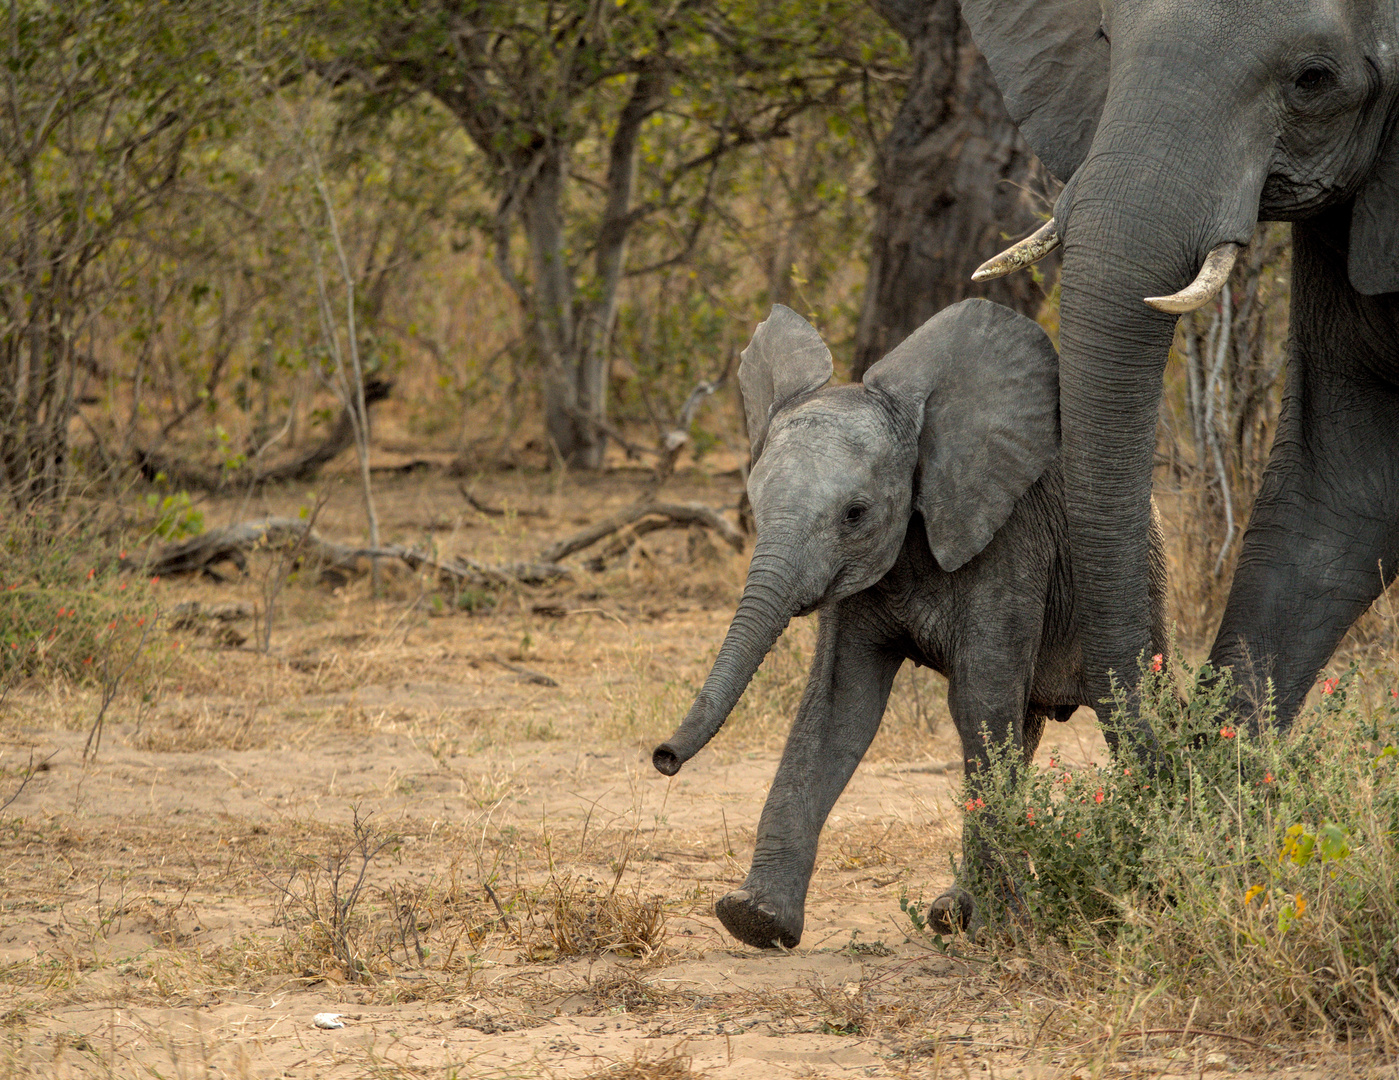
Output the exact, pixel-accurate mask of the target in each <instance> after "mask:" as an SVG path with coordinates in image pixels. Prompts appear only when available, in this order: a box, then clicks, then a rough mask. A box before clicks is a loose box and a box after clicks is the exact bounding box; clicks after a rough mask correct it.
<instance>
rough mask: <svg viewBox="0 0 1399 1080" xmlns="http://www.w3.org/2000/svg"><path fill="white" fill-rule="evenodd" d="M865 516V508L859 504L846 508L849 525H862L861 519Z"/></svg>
mask: <svg viewBox="0 0 1399 1080" xmlns="http://www.w3.org/2000/svg"><path fill="white" fill-rule="evenodd" d="M864 516H865V508H864V507H863V506H861V505H859V503H856V504H855V505H854V506H849V507H846V510H845V524H847V525H858V524H860V519H861V518H863V517H864Z"/></svg>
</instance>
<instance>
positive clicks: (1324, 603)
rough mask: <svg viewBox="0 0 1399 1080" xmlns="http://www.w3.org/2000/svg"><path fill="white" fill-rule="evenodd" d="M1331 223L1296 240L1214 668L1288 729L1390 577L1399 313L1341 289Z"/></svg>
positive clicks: (1397, 538)
mask: <svg viewBox="0 0 1399 1080" xmlns="http://www.w3.org/2000/svg"><path fill="white" fill-rule="evenodd" d="M1345 209H1346V213H1345V215H1344V218H1343V220H1344V222H1348V221H1349V209H1348V208H1345ZM1339 217H1340V215H1337V216H1335V217H1329V218H1328V219H1326V220H1321V221H1317V222H1314V223H1307V224H1298V225H1296V226H1294V227H1293V258H1292V266H1293V269H1292V313H1291V319H1292V323H1291V325H1292V327H1293V329H1292V342H1291V356H1290V357H1289V368H1288V382H1287V394H1286V399H1285V402H1284V407H1283V415H1282V419H1281V422H1280V424H1279V428H1278V434H1277V437H1276V439H1275V440H1274V443H1273V451H1272V456H1271V457H1270V459H1269V462H1268V468H1267V472H1266V474H1265V476H1264V480H1263V485H1262V489H1261V490H1260V492H1259V495H1258V499H1257V501H1256V502H1255V504H1254V508H1253V515H1252V518H1251V520H1250V522H1249V526H1248V532H1247V534H1246V535H1245V537H1244V543H1243V547H1242V549H1241V551H1240V554H1239V565H1238V569H1237V570H1236V571H1235V574H1234V583H1233V586H1232V588H1231V589H1230V592H1229V601H1228V603H1227V605H1226V607H1225V611H1224V618H1223V620H1222V622H1221V624H1220V628H1219V633H1218V636H1217V637H1216V638H1215V644H1214V649H1213V651H1212V652H1211V655H1210V660H1211V663H1212V664H1214V665H1215V666H1216V667H1221V666H1232V667H1233V669H1234V677H1235V681H1236V684H1237V689H1236V694H1235V702H1234V704H1235V706H1236V707H1237V708H1239V710H1240V711H1241V712H1247V713H1249V714H1251V715H1254V716H1255V717H1256V716H1257V706H1258V704H1259V703H1260V702H1261V701H1262V700H1263V699H1264V697H1265V695H1266V692H1267V681H1268V680H1269V679H1272V682H1273V687H1274V694H1275V702H1276V708H1277V716H1278V720H1279V722H1280V723H1281V724H1283V725H1284V726H1286V725H1287V724H1290V723H1291V721H1292V719H1293V717H1294V716H1295V715H1296V712H1297V710H1298V708H1299V707H1300V706H1301V703H1302V699H1303V698H1304V697H1305V696H1306V693H1307V690H1308V688H1310V687H1311V685H1312V683H1313V682H1314V680H1315V679H1316V674H1317V671H1318V670H1319V669H1320V668H1321V666H1322V665H1323V664H1325V663H1326V661H1327V660H1328V659H1329V658H1330V656H1331V654H1332V652H1333V651H1334V650H1335V648H1336V645H1337V644H1338V643H1339V642H1340V640H1341V637H1342V636H1343V635H1344V634H1345V632H1346V630H1347V629H1349V628H1350V626H1351V624H1352V623H1353V622H1355V620H1356V619H1357V618H1358V617H1359V616H1360V615H1361V613H1363V612H1364V610H1365V609H1366V608H1367V607H1368V606H1369V605H1370V604H1371V603H1373V602H1374V600H1375V599H1376V597H1378V596H1379V595H1380V593H1381V592H1382V591H1383V590H1384V587H1385V586H1386V585H1387V584H1388V583H1389V582H1390V581H1391V580H1393V577H1394V573H1395V569H1396V565H1399V390H1396V386H1399V310H1396V304H1395V303H1394V299H1393V297H1366V296H1361V295H1360V294H1359V293H1356V292H1355V291H1354V290H1353V289H1352V288H1351V287H1350V284H1349V280H1348V278H1347V275H1346V260H1345V247H1344V243H1343V242H1342V243H1340V244H1338V243H1337V230H1338V228H1339V227H1340V225H1341V224H1343V222H1342V221H1340V220H1338V218H1339ZM1339 235H1340V237H1341V238H1342V240H1343V238H1344V235H1345V234H1344V232H1340V234H1339Z"/></svg>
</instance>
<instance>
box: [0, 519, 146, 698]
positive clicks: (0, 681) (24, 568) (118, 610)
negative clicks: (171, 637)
mask: <svg viewBox="0 0 1399 1080" xmlns="http://www.w3.org/2000/svg"><path fill="white" fill-rule="evenodd" d="M124 554H125V553H124V552H121V551H119V550H114V549H112V548H111V547H110V545H107V544H105V543H104V542H102V541H101V540H100V539H98V538H97V537H95V536H94V535H92V534H91V533H90V532H89V531H87V530H84V529H64V528H56V529H47V528H43V527H40V526H38V525H37V524H36V523H34V522H31V521H21V522H19V523H16V524H12V525H11V526H9V527H7V528H5V529H3V530H0V693H3V691H5V690H6V689H8V688H9V687H11V686H13V685H14V684H15V683H16V682H17V681H18V680H20V679H23V678H29V677H40V678H52V677H61V678H66V679H70V680H73V681H75V682H80V683H93V684H96V683H101V682H104V681H110V680H111V678H112V677H113V676H114V675H115V674H116V672H115V671H114V670H113V669H114V668H116V669H118V670H120V669H125V668H127V667H128V666H130V667H132V668H133V673H134V674H136V675H137V676H138V677H139V676H140V674H141V673H142V671H143V670H144V668H145V667H146V666H148V664H149V661H150V660H151V659H152V658H153V655H154V650H155V640H154V638H153V637H152V630H153V629H154V622H155V619H156V616H157V595H158V590H159V585H158V583H157V582H156V581H154V580H151V579H148V578H146V577H144V576H142V575H140V574H139V573H129V572H124V571H123V570H122V569H121V565H122V564H121V558H122V556H123V555H124ZM133 661H134V663H133Z"/></svg>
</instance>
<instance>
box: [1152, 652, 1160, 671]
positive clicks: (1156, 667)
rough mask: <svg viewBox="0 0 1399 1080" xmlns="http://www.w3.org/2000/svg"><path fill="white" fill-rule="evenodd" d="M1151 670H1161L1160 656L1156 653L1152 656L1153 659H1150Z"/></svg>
mask: <svg viewBox="0 0 1399 1080" xmlns="http://www.w3.org/2000/svg"><path fill="white" fill-rule="evenodd" d="M1151 670H1152V671H1160V670H1161V654H1160V653H1157V654H1156V655H1155V656H1153V657H1152V658H1151Z"/></svg>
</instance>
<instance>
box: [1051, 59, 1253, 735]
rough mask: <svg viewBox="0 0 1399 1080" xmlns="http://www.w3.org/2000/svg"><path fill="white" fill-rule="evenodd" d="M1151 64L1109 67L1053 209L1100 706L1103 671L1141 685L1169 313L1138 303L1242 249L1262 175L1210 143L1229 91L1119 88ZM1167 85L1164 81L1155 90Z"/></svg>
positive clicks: (1078, 548) (1069, 473)
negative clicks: (1085, 141)
mask: <svg viewBox="0 0 1399 1080" xmlns="http://www.w3.org/2000/svg"><path fill="white" fill-rule="evenodd" d="M1151 66H1152V65H1151V63H1150V58H1149V57H1148V58H1146V60H1145V61H1140V62H1138V63H1135V64H1133V63H1126V64H1123V65H1122V67H1123V68H1124V69H1125V70H1118V69H1115V70H1114V75H1113V82H1112V87H1111V88H1110V91H1109V97H1108V102H1107V105H1106V107H1105V109H1104V112H1103V116H1102V118H1101V120H1100V122H1099V126H1098V130H1097V133H1096V135H1095V136H1094V140H1093V145H1092V148H1091V150H1090V151H1089V154H1088V157H1087V158H1086V159H1085V161H1084V163H1083V165H1082V167H1081V168H1080V169H1079V171H1078V173H1077V174H1076V176H1075V177H1074V181H1073V182H1072V183H1071V184H1070V185H1069V187H1068V188H1067V189H1066V191H1065V195H1064V197H1063V199H1061V204H1060V206H1059V207H1058V208H1057V212H1056V217H1058V218H1059V220H1060V226H1061V230H1062V233H1063V244H1064V261H1063V279H1062V292H1061V307H1060V351H1061V359H1060V366H1059V370H1060V413H1061V422H1062V425H1063V468H1064V479H1065V494H1066V499H1067V511H1068V520H1069V535H1070V543H1071V551H1072V557H1073V567H1074V589H1075V594H1076V596H1077V601H1078V606H1079V618H1080V620H1081V621H1080V625H1081V627H1082V633H1083V642H1084V661H1085V668H1086V673H1087V677H1088V687H1087V689H1088V691H1089V693H1090V694H1091V695H1092V699H1093V700H1094V701H1099V700H1102V699H1103V698H1105V697H1107V696H1109V694H1110V692H1111V681H1110V677H1109V676H1110V673H1112V674H1115V675H1116V677H1117V679H1118V682H1119V684H1125V685H1126V686H1127V687H1129V688H1130V687H1133V686H1134V685H1135V683H1136V681H1137V664H1138V658H1139V656H1140V655H1141V653H1142V650H1144V649H1146V648H1147V647H1148V646H1149V645H1150V642H1151V639H1150V626H1151V619H1150V600H1149V597H1148V592H1147V583H1148V577H1149V575H1148V573H1147V566H1148V562H1149V560H1148V550H1149V536H1150V522H1151V471H1152V461H1153V455H1154V449H1155V436H1156V420H1157V414H1158V408H1159V401H1160V397H1161V384H1162V371H1163V369H1164V367H1165V362H1166V357H1167V354H1168V352H1169V349H1170V345H1171V338H1172V335H1173V334H1174V330H1175V323H1176V316H1175V315H1174V314H1168V313H1165V312H1161V311H1158V310H1153V308H1151V307H1149V306H1148V305H1147V304H1146V302H1145V298H1147V297H1162V296H1167V295H1169V294H1172V293H1176V292H1177V291H1178V290H1181V289H1182V288H1184V287H1186V286H1187V285H1188V284H1189V283H1190V282H1191V281H1192V279H1194V278H1195V277H1196V274H1197V272H1198V271H1199V270H1200V268H1201V266H1202V264H1203V263H1204V262H1205V260H1206V258H1207V256H1208V253H1209V252H1210V251H1211V250H1213V249H1215V248H1216V247H1217V246H1218V245H1220V244H1222V243H1227V242H1235V243H1240V242H1247V241H1248V239H1249V238H1250V237H1251V236H1252V233H1253V229H1254V225H1255V223H1256V218H1257V213H1258V198H1259V193H1260V190H1261V186H1262V180H1263V176H1264V167H1265V165H1266V158H1265V157H1264V156H1263V155H1262V154H1261V153H1259V154H1257V155H1253V154H1251V152H1250V147H1249V146H1248V145H1247V144H1248V142H1249V140H1247V139H1245V138H1243V137H1242V134H1243V133H1242V132H1239V131H1222V130H1221V131H1212V130H1210V124H1209V118H1210V117H1213V116H1216V115H1218V116H1221V117H1222V116H1225V115H1226V114H1227V113H1228V110H1223V109H1219V108H1217V107H1216V106H1213V105H1211V103H1210V102H1211V100H1214V101H1218V100H1227V97H1226V96H1224V94H1225V90H1224V88H1221V87H1217V86H1216V87H1202V86H1197V87H1195V88H1193V90H1192V92H1189V93H1183V92H1182V91H1181V89H1180V88H1179V87H1178V86H1177V87H1175V88H1174V90H1173V91H1172V93H1171V94H1166V93H1165V92H1164V91H1163V92H1162V93H1159V94H1158V93H1154V92H1153V91H1152V88H1151V86H1149V85H1148V86H1142V85H1140V84H1137V85H1132V86H1130V87H1120V86H1119V83H1120V82H1122V81H1123V80H1125V79H1126V78H1127V77H1128V76H1130V75H1134V74H1135V75H1137V76H1140V75H1141V73H1142V70H1143V68H1146V69H1148V70H1149V69H1150V68H1151ZM1171 74H1172V73H1171V72H1169V71H1162V72H1160V77H1161V80H1162V81H1161V83H1160V85H1162V86H1165V85H1167V84H1168V83H1169V82H1170V81H1171V78H1170V77H1171ZM1176 81H1177V82H1178V80H1176ZM1220 126H1221V127H1222V126H1223V125H1222V123H1221V125H1220ZM1104 719H1106V717H1104Z"/></svg>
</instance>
